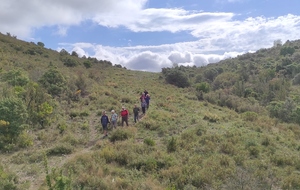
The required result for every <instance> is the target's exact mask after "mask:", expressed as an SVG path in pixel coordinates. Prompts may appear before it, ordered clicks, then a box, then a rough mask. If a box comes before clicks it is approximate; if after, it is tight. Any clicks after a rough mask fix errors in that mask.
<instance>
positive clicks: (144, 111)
mask: <svg viewBox="0 0 300 190" xmlns="http://www.w3.org/2000/svg"><path fill="white" fill-rule="evenodd" d="M141 107H142V112H143V115H145V113H146V107H147V103H146V100H145V99H144V100H143V102H142V103H141Z"/></svg>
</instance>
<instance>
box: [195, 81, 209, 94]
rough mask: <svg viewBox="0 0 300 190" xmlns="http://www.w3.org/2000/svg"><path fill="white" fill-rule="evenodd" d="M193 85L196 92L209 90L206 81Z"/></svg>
mask: <svg viewBox="0 0 300 190" xmlns="http://www.w3.org/2000/svg"><path fill="white" fill-rule="evenodd" d="M195 86H196V90H197V91H198V92H200V91H202V92H205V93H207V92H209V90H210V85H209V84H208V83H207V82H201V83H197V84H196V85H195Z"/></svg>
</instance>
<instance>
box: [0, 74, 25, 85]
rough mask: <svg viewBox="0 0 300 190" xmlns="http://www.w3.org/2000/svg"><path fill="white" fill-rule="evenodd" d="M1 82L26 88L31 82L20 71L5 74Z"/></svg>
mask: <svg viewBox="0 0 300 190" xmlns="http://www.w3.org/2000/svg"><path fill="white" fill-rule="evenodd" d="M1 80H2V81H5V82H7V83H8V84H10V85H12V86H25V85H26V84H28V82H29V78H28V77H27V76H25V74H24V73H22V72H21V71H20V70H10V71H8V72H6V73H3V75H2V77H1Z"/></svg>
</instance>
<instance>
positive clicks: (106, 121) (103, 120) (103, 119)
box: [101, 111, 110, 137]
mask: <svg viewBox="0 0 300 190" xmlns="http://www.w3.org/2000/svg"><path fill="white" fill-rule="evenodd" d="M109 123H110V122H109V119H108V116H107V115H106V111H103V112H102V116H101V124H102V128H103V133H104V136H105V137H106V136H107V125H108V124H109Z"/></svg>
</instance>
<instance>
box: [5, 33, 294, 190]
mask: <svg viewBox="0 0 300 190" xmlns="http://www.w3.org/2000/svg"><path fill="white" fill-rule="evenodd" d="M289 43H291V44H284V45H283V46H278V47H274V48H270V49H264V50H260V51H258V52H256V53H253V54H246V55H242V56H239V57H238V58H235V59H228V60H224V61H222V62H220V63H218V64H212V65H208V66H207V67H201V68H195V67H174V68H164V70H163V72H162V73H149V72H141V71H130V70H126V69H124V68H121V67H120V66H119V65H117V66H112V64H111V63H110V62H108V61H103V60H96V59H94V58H78V56H77V55H76V53H75V52H73V53H71V55H70V54H69V53H68V52H66V51H61V52H56V51H53V50H49V49H45V48H43V44H42V43H39V45H36V44H33V43H28V42H23V41H19V40H17V39H14V38H13V37H9V36H4V35H0V68H1V73H0V75H1V81H0V87H1V91H0V132H1V135H0V149H1V155H0V158H1V166H0V189H1V188H2V189H32V190H33V189H34V190H35V189H169V190H171V189H189V190H190V189H231V190H234V189H300V173H299V170H300V158H299V156H300V152H299V151H300V143H299V139H300V128H299V122H298V121H299V120H297V116H299V115H297V113H300V112H298V111H297V110H298V103H299V102H298V99H297V97H298V96H299V93H298V92H299V89H300V88H299V87H298V82H297V74H298V73H299V72H298V71H299V70H297V69H298V68H300V67H299V61H297V59H298V58H299V56H298V55H299V49H297V47H296V46H299V44H297V43H299V42H297V41H296V42H289ZM287 47H292V48H293V49H294V52H293V53H292V54H290V53H288V54H286V53H285V52H290V51H293V50H291V49H289V48H287ZM282 49H283V50H282ZM289 60H290V61H289ZM291 67H292V69H291ZM178 79H179V80H178ZM178 82H179V86H182V85H183V86H186V87H185V88H178V87H176V86H175V85H178ZM169 83H171V84H169ZM172 84H175V85H172ZM144 89H147V90H148V91H149V93H150V95H151V103H150V108H149V110H147V113H146V115H145V116H144V117H142V118H141V120H140V121H139V122H138V123H137V124H134V123H133V116H132V115H133V114H132V109H133V106H134V104H139V96H140V93H141V92H142V91H144ZM286 102H287V103H286ZM288 103H290V104H288ZM290 105H293V107H290ZM122 106H126V107H127V109H128V110H129V111H130V119H129V124H130V126H129V127H124V128H121V127H120V123H118V124H119V126H118V127H119V128H118V129H117V130H111V129H110V130H109V136H108V138H104V139H103V138H102V137H103V134H102V130H101V127H100V123H99V120H100V115H101V112H102V111H103V110H106V111H108V112H109V111H110V110H112V109H114V110H117V112H119V111H120V109H121V107H122ZM272 106H273V107H272ZM108 115H110V114H108Z"/></svg>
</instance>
